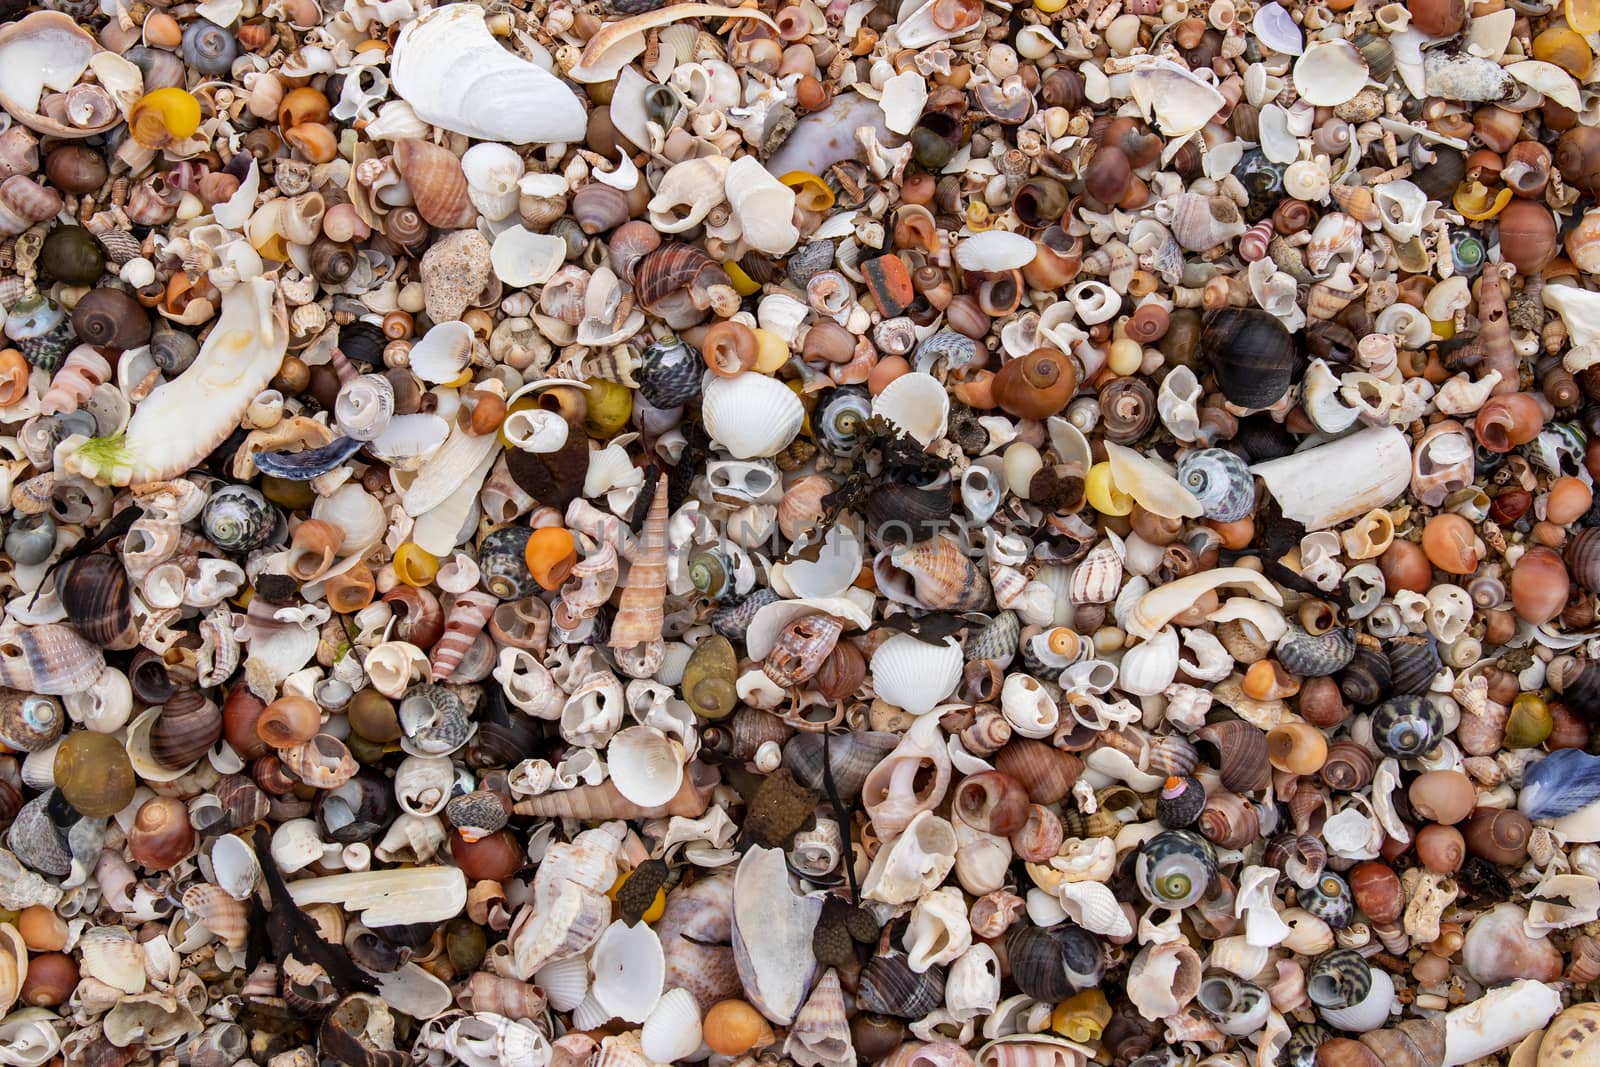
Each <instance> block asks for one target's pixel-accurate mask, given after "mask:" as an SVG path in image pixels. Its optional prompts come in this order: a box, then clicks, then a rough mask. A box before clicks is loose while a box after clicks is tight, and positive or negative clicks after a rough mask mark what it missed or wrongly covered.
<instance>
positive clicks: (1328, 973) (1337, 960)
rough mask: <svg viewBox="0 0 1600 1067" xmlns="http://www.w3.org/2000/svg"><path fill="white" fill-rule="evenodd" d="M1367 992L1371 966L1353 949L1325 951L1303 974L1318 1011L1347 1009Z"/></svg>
mask: <svg viewBox="0 0 1600 1067" xmlns="http://www.w3.org/2000/svg"><path fill="white" fill-rule="evenodd" d="M1323 877H1324V878H1327V877H1330V876H1329V875H1324V876H1323ZM1371 989H1372V967H1371V965H1370V964H1368V963H1367V961H1366V959H1364V958H1363V957H1362V955H1361V953H1359V952H1357V951H1355V950H1354V949H1349V948H1336V949H1334V950H1333V951H1332V952H1325V953H1323V954H1322V955H1321V956H1318V957H1317V958H1316V960H1314V961H1313V962H1312V964H1311V967H1310V968H1309V969H1308V970H1307V971H1306V995H1307V996H1309V997H1310V998H1311V1002H1312V1003H1313V1004H1315V1005H1317V1006H1318V1007H1319V1008H1348V1007H1350V1006H1351V1005H1354V1004H1359V1003H1361V1002H1362V1001H1363V1000H1365V999H1366V997H1367V993H1368V992H1370V991H1371Z"/></svg>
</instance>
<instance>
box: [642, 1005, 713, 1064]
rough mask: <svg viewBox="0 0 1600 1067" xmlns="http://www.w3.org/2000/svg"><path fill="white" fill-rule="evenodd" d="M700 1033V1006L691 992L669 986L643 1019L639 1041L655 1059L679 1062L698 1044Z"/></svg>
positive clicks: (687, 1057)
mask: <svg viewBox="0 0 1600 1067" xmlns="http://www.w3.org/2000/svg"><path fill="white" fill-rule="evenodd" d="M700 1037H701V1030H700V1006H699V1005H698V1004H697V1003H696V1002H695V999H694V994H692V993H690V992H689V991H688V990H687V989H681V988H679V989H669V990H667V991H666V992H665V993H663V994H662V995H661V999H660V1000H658V1001H656V1006H655V1007H654V1008H652V1009H651V1010H650V1015H649V1016H648V1017H647V1018H646V1019H645V1021H644V1029H643V1030H642V1031H640V1033H639V1044H640V1047H641V1048H642V1049H643V1050H644V1054H645V1055H646V1056H649V1057H650V1058H651V1059H652V1060H654V1061H655V1062H656V1063H682V1062H684V1061H685V1060H687V1059H689V1057H690V1056H692V1055H693V1054H694V1053H695V1052H696V1051H697V1050H698V1049H699V1048H700Z"/></svg>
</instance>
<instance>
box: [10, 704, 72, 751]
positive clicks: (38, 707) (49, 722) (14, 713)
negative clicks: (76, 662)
mask: <svg viewBox="0 0 1600 1067" xmlns="http://www.w3.org/2000/svg"><path fill="white" fill-rule="evenodd" d="M65 723H66V714H65V713H64V712H63V711H62V710H61V702H60V701H59V700H56V699H54V698H52V697H47V696H41V695H39V694H36V693H21V692H18V691H16V690H15V689H4V690H0V744H4V745H5V746H6V747H7V748H11V749H15V750H16V751H18V752H38V751H39V750H41V749H45V748H49V747H50V746H51V745H52V744H54V743H55V740H56V738H58V737H60V736H61V730H62V727H63V726H64V725H65Z"/></svg>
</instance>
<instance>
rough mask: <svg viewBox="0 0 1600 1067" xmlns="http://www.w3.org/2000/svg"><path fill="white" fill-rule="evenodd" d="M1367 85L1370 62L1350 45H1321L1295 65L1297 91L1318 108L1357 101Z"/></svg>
mask: <svg viewBox="0 0 1600 1067" xmlns="http://www.w3.org/2000/svg"><path fill="white" fill-rule="evenodd" d="M1366 84H1367V61H1366V60H1365V59H1363V58H1361V52H1360V51H1359V50H1358V49H1357V48H1356V46H1355V45H1353V44H1351V43H1350V42H1349V41H1321V42H1319V43H1317V44H1314V45H1312V46H1311V47H1310V48H1307V49H1306V50H1305V53H1304V54H1303V55H1302V56H1301V57H1300V58H1299V59H1297V60H1295V64H1294V88H1295V92H1297V93H1299V94H1300V99H1302V100H1304V101H1305V102H1306V103H1308V104H1313V105H1315V106H1317V107H1337V106H1338V105H1340V104H1343V103H1347V102H1349V101H1351V100H1354V99H1355V96H1356V94H1357V93H1359V92H1360V91H1361V90H1362V89H1363V88H1364V87H1365V86H1366Z"/></svg>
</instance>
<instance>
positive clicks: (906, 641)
mask: <svg viewBox="0 0 1600 1067" xmlns="http://www.w3.org/2000/svg"><path fill="white" fill-rule="evenodd" d="M962 662H963V660H962V655H961V646H960V645H958V644H957V643H956V641H955V638H953V637H947V638H945V640H944V643H943V644H939V645H930V644H928V643H927V642H926V641H919V640H918V639H917V638H915V637H912V636H911V635H909V634H895V635H894V636H893V637H891V638H889V640H887V641H885V642H884V643H883V644H881V645H879V646H878V650H877V651H876V652H874V653H873V654H872V687H873V690H874V691H875V692H876V693H877V694H878V696H879V698H881V699H883V700H886V701H888V702H889V703H890V704H893V705H895V706H896V707H899V708H903V709H904V710H905V711H906V712H907V713H908V714H911V715H926V714H927V713H928V712H930V711H932V710H933V709H934V708H935V707H937V706H938V705H939V704H940V703H941V702H942V701H943V700H944V698H945V697H947V696H949V695H950V693H951V692H952V691H954V689H955V687H956V683H957V682H959V681H960V680H961V665H962Z"/></svg>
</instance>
